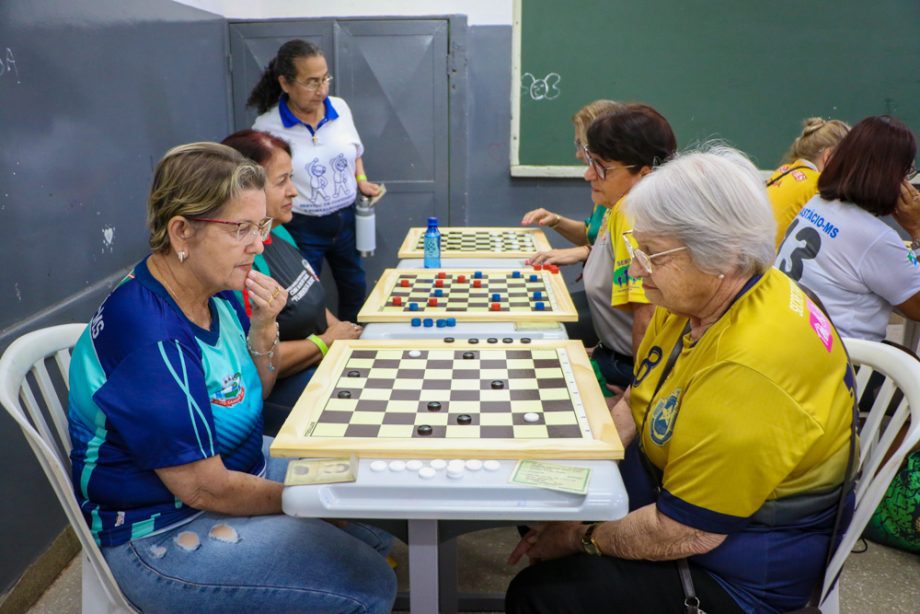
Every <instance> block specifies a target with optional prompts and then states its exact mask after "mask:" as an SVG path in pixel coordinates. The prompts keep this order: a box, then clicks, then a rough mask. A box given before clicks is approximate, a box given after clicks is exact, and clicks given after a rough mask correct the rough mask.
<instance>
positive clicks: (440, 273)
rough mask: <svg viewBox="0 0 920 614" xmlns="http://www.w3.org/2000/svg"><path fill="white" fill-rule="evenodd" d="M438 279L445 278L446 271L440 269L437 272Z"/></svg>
mask: <svg viewBox="0 0 920 614" xmlns="http://www.w3.org/2000/svg"><path fill="white" fill-rule="evenodd" d="M438 279H447V273H445V272H444V271H441V272H439V273H438Z"/></svg>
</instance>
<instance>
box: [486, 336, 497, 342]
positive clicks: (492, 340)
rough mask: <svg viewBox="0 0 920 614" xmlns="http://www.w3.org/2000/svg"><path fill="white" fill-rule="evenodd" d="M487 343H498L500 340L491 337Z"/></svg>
mask: <svg viewBox="0 0 920 614" xmlns="http://www.w3.org/2000/svg"><path fill="white" fill-rule="evenodd" d="M486 341H488V342H489V343H498V339H496V338H495V337H489V338H488V339H486Z"/></svg>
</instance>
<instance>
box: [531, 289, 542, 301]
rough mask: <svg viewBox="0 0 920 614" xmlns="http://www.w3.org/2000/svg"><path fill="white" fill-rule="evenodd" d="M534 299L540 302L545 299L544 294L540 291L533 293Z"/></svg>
mask: <svg viewBox="0 0 920 614" xmlns="http://www.w3.org/2000/svg"><path fill="white" fill-rule="evenodd" d="M533 297H534V298H535V299H537V300H540V299H541V298H543V293H542V292H540V291H539V290H535V291H534V293H533Z"/></svg>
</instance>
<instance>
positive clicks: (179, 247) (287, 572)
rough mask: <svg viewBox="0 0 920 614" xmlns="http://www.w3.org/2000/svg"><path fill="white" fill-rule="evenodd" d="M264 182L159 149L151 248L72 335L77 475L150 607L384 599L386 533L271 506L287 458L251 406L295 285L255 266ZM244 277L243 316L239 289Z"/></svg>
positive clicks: (106, 549)
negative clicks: (273, 452) (277, 454)
mask: <svg viewBox="0 0 920 614" xmlns="http://www.w3.org/2000/svg"><path fill="white" fill-rule="evenodd" d="M264 183H265V175H264V172H263V171H262V169H261V167H259V166H258V165H256V164H254V163H252V162H250V161H248V160H246V159H245V158H244V157H243V156H242V155H240V154H239V153H238V152H237V151H235V150H233V149H231V148H229V147H226V146H224V145H218V144H216V143H192V144H189V145H183V146H180V147H176V148H174V149H172V150H170V151H169V152H167V154H166V156H165V157H164V158H163V159H162V160H161V161H160V163H159V165H158V166H157V168H156V171H155V173H154V179H153V187H152V189H151V193H150V198H149V201H148V209H147V214H148V215H147V218H148V225H149V227H150V231H151V235H150V246H151V248H152V253H151V255H150V256H148V257H147V258H145V259H144V260H142V261H141V262H140V263H138V264H137V265H136V266H135V267H134V270H133V271H132V272H131V273H130V274H129V275H128V276H127V277H126V278H125V279H124V280H123V281H122V282H121V283H120V284H119V285H118V286H117V287H116V288H115V290H113V291H112V293H111V294H110V295H109V296H108V297H107V298H106V300H105V301H104V302H103V303H102V306H100V307H99V310H98V311H97V312H96V314H95V315H94V316H93V319H92V322H91V323H90V326H89V327H88V328H87V331H86V332H85V333H84V335H83V336H82V337H81V338H80V340H79V342H78V343H77V345H76V347H75V349H74V354H73V361H72V364H71V370H70V385H71V392H70V401H69V410H68V414H69V422H70V435H71V438H72V440H73V452H72V453H71V458H72V461H73V480H74V489H75V491H76V495H77V498H78V500H79V502H80V506H81V507H82V508H83V512H84V514H85V516H86V521H87V523H88V524H89V525H90V527H91V529H92V532H93V535H94V536H95V538H96V540H97V542H98V543H99V544H100V545H101V546H102V552H103V555H104V556H105V558H106V560H107V561H108V563H109V565H110V566H111V568H112V573H113V574H114V575H115V578H116V580H117V581H118V583H119V585H120V586H121V588H122V590H123V591H124V593H125V595H126V596H127V597H128V599H129V600H130V601H131V602H132V603H133V604H134V605H135V606H137V607H138V608H139V609H140V610H142V611H144V612H157V611H162V612H176V611H181V610H189V611H200V612H212V611H231V610H234V611H241V612H246V611H249V612H252V611H256V610H263V609H264V610H275V611H286V612H294V611H297V612H353V611H356V610H360V611H367V612H389V611H390V607H391V606H392V602H393V599H394V596H395V588H396V587H395V577H394V574H393V572H392V570H391V569H390V567H389V566H388V565H387V563H386V559H385V557H384V553H385V552H386V551H387V550H388V548H389V544H390V540H391V538H390V536H389V535H387V534H386V533H384V532H381V531H379V530H377V529H372V528H370V527H367V526H365V525H361V524H357V523H352V524H350V525H347V526H346V527H345V530H343V529H340V528H338V527H337V526H334V525H332V524H329V523H326V522H324V521H322V520H318V519H316V520H312V519H311V520H303V519H295V518H291V517H288V516H284V515H283V514H282V513H281V491H282V485H281V481H282V480H283V479H284V472H285V469H286V463H285V462H284V461H282V460H279V459H271V458H268V457H267V454H266V451H265V447H264V444H265V443H267V442H268V441H269V440H265V441H264V442H263V438H262V415H261V412H262V398H263V396H264V395H266V394H267V393H268V392H269V391H270V390H271V388H272V386H273V384H274V382H275V377H276V374H277V372H278V365H280V364H281V361H282V359H283V357H282V356H281V353H282V349H281V348H280V347H279V342H278V324H277V316H278V313H279V312H280V310H281V308H282V307H283V306H284V304H285V300H286V297H287V294H286V292H285V290H284V289H283V288H282V287H281V286H280V285H279V284H278V282H276V281H275V280H274V279H272V278H271V277H268V276H266V275H262V274H261V273H259V272H257V271H254V270H253V259H254V258H255V256H256V255H258V254H260V253H261V252H262V249H263V247H262V240H263V239H265V238H266V237H267V236H268V233H269V231H270V230H271V218H267V217H266V208H265V193H264V191H263V187H264ZM243 288H245V289H246V290H247V293H248V295H249V301H250V305H251V311H252V316H251V318H250V317H247V315H246V313H245V311H244V309H243V307H242V306H241V305H240V303H239V302H238V300H237V298H236V296H235V295H234V294H233V292H232V291H234V290H242V289H243Z"/></svg>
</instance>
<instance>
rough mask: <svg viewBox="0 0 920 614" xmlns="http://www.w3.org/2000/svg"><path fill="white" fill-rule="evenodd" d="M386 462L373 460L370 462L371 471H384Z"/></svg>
mask: <svg viewBox="0 0 920 614" xmlns="http://www.w3.org/2000/svg"><path fill="white" fill-rule="evenodd" d="M386 470H387V462H386V461H385V460H375V461H374V462H372V463H371V471H386Z"/></svg>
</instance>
